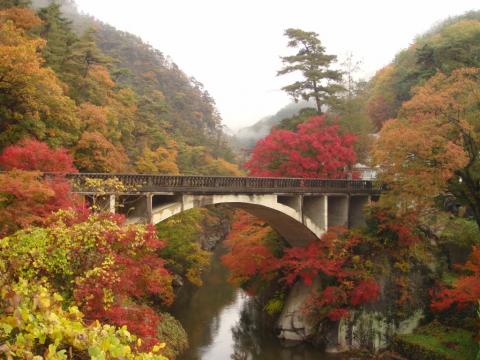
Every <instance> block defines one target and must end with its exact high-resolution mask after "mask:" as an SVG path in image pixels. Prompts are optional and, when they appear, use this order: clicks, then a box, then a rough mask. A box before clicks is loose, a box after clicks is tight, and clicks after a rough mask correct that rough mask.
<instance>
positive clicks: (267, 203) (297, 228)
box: [130, 194, 325, 246]
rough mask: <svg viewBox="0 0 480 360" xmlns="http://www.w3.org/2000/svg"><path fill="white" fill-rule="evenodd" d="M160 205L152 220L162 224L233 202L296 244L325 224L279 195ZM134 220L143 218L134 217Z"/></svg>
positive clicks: (192, 198)
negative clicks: (284, 200) (281, 199)
mask: <svg viewBox="0 0 480 360" xmlns="http://www.w3.org/2000/svg"><path fill="white" fill-rule="evenodd" d="M173 200H174V201H172V202H166V203H163V204H159V205H157V206H152V216H151V222H152V223H153V224H158V223H159V222H162V221H164V220H166V219H168V218H170V217H172V216H174V215H177V214H180V213H182V212H184V211H187V210H190V209H194V208H198V207H206V206H209V205H220V204H225V205H230V206H232V207H234V208H238V209H242V210H245V211H247V212H249V213H250V214H252V215H254V216H256V217H258V218H259V219H262V220H264V221H265V222H267V223H268V224H269V225H270V226H271V227H272V228H273V229H275V230H276V231H277V232H278V233H279V234H280V235H282V236H283V237H284V238H285V240H287V241H288V242H289V243H290V244H291V245H294V246H304V245H306V244H308V243H309V242H310V241H314V240H315V239H317V238H318V237H320V236H321V235H322V234H323V233H324V232H325V228H324V227H321V226H319V225H318V224H316V223H315V222H314V221H313V220H312V219H310V218H309V217H308V216H305V215H304V216H302V214H301V213H300V212H299V211H298V209H295V208H292V207H290V206H288V205H286V204H282V203H280V202H278V198H277V196H276V195H240V194H235V195H232V194H228V195H183V196H181V197H177V198H176V199H173ZM130 221H131V222H133V221H134V222H140V221H141V220H140V219H138V218H136V219H134V218H130Z"/></svg>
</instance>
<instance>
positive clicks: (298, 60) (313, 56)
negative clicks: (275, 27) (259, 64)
mask: <svg viewBox="0 0 480 360" xmlns="http://www.w3.org/2000/svg"><path fill="white" fill-rule="evenodd" d="M285 36H287V37H288V38H289V39H290V40H289V42H288V47H292V48H298V49H299V50H298V52H297V53H296V54H295V55H291V56H283V57H282V61H283V64H284V65H285V66H284V67H283V69H281V70H280V71H278V72H277V75H284V74H289V73H292V72H297V71H300V72H301V73H302V75H303V78H304V80H303V81H296V82H294V83H293V84H290V85H287V86H285V87H283V88H282V90H284V91H286V92H287V93H288V94H289V95H290V96H292V98H293V99H294V100H295V101H296V102H297V101H298V100H300V99H303V100H305V101H308V100H309V99H311V98H313V99H314V100H315V103H316V107H317V112H318V114H321V113H322V106H323V105H327V104H329V103H330V102H331V101H332V100H334V99H335V97H336V94H337V93H338V92H339V91H342V90H343V87H342V86H341V85H340V84H339V82H340V81H341V79H342V73H341V72H340V71H337V70H332V69H330V65H331V64H332V63H333V62H335V61H336V59H337V57H336V56H335V55H328V54H325V48H324V47H323V46H322V43H321V42H320V40H319V39H318V34H317V33H315V32H306V31H303V30H300V29H287V30H286V31H285Z"/></svg>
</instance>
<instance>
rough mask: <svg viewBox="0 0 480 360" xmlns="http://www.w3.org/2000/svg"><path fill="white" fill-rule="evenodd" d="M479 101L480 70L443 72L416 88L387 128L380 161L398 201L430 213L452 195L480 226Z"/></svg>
mask: <svg viewBox="0 0 480 360" xmlns="http://www.w3.org/2000/svg"><path fill="white" fill-rule="evenodd" d="M479 99H480V71H479V69H478V68H465V69H459V70H455V71H453V72H452V74H451V75H450V76H447V75H444V74H441V73H440V74H437V75H435V76H434V77H432V78H431V79H430V80H429V81H427V82H426V83H425V84H424V85H423V86H421V87H418V88H416V89H415V91H414V96H413V98H412V99H411V100H410V101H408V102H406V103H405V104H404V105H403V108H402V111H401V113H400V114H401V118H400V119H397V120H392V121H390V122H388V123H387V124H385V126H384V129H383V130H382V131H381V133H380V139H379V141H378V143H377V145H376V150H375V154H374V158H375V159H376V162H377V164H379V165H380V166H381V168H382V173H381V179H382V180H383V181H385V182H386V183H388V184H389V188H390V189H391V191H390V192H389V193H387V195H388V194H389V195H391V196H392V197H391V200H392V201H393V202H394V203H396V202H398V201H400V203H403V204H404V209H406V208H408V207H411V206H412V205H415V206H417V207H423V208H427V209H428V207H429V206H430V207H431V205H433V201H434V200H435V198H436V197H438V196H439V195H442V194H445V193H446V192H447V191H449V192H451V193H453V194H454V195H455V196H456V198H457V200H458V201H460V202H461V203H463V204H465V205H467V206H468V207H470V208H471V210H472V212H473V214H474V217H475V219H476V221H477V223H478V224H479V225H480V188H479V185H478V184H479V179H480V173H479V171H478V167H479V165H480V163H479V146H480V143H479V140H478V124H479V123H478V119H479V106H480V102H479ZM399 139H402V140H401V141H399ZM384 198H385V199H389V196H386V197H384ZM400 199H402V200H400Z"/></svg>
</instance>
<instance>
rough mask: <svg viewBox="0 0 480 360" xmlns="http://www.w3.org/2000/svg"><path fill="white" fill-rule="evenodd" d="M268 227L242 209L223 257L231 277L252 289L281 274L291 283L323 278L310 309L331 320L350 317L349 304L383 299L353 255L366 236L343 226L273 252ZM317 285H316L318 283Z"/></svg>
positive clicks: (308, 305) (309, 281)
mask: <svg viewBox="0 0 480 360" xmlns="http://www.w3.org/2000/svg"><path fill="white" fill-rule="evenodd" d="M268 231H269V230H268V227H265V225H264V224H263V223H262V222H259V221H258V220H257V221H255V220H254V218H253V217H252V216H250V215H247V214H246V213H240V214H239V216H237V218H236V221H235V222H234V224H233V226H232V231H231V233H230V234H229V238H228V239H227V245H228V246H229V247H230V252H229V253H228V254H227V255H225V256H224V257H223V258H222V260H223V262H224V264H225V265H226V266H227V267H228V268H229V270H230V272H231V274H232V275H231V278H232V279H233V280H234V281H235V282H237V283H240V284H242V285H247V286H248V289H249V290H250V291H252V289H253V290H255V286H257V285H258V284H261V283H262V281H265V282H266V281H272V280H273V279H275V278H279V279H280V281H282V282H283V283H284V284H286V285H289V286H291V285H292V284H293V283H295V282H296V281H298V280H302V281H303V282H304V283H306V284H307V285H311V284H313V280H314V279H318V280H319V282H320V283H317V281H316V285H319V286H320V287H323V289H322V290H321V291H320V292H319V293H318V292H317V293H314V294H313V297H312V298H311V299H310V301H309V302H308V304H306V310H307V311H308V312H317V313H321V316H326V317H328V318H329V319H331V320H338V319H340V318H341V317H345V316H348V314H349V308H350V307H351V306H357V305H360V304H363V303H368V302H372V301H375V300H376V299H378V297H379V295H380V288H379V286H378V284H377V283H376V282H375V281H374V279H373V278H372V277H371V276H370V275H369V272H368V269H366V268H365V267H363V265H362V261H361V258H360V257H359V256H354V251H355V247H356V246H357V245H358V244H360V243H361V242H362V241H363V239H362V238H360V237H359V236H357V235H355V234H350V233H347V232H346V231H345V230H344V229H340V228H337V229H335V228H334V229H331V230H330V231H329V232H327V233H326V234H325V235H324V236H323V237H322V238H321V239H319V240H318V241H316V242H312V243H310V244H309V245H308V246H306V247H294V248H285V249H283V254H277V256H275V255H274V253H273V252H272V251H271V250H270V248H269V247H268V246H267V244H265V241H264V239H265V234H266V232H268ZM315 287H316V286H315Z"/></svg>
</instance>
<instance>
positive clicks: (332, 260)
mask: <svg viewBox="0 0 480 360" xmlns="http://www.w3.org/2000/svg"><path fill="white" fill-rule="evenodd" d="M343 235H345V231H344V230H343V229H341V228H337V229H335V228H333V229H330V231H328V232H327V233H326V234H325V235H323V236H322V238H321V239H320V240H319V241H317V242H312V243H310V244H309V245H308V246H306V247H294V248H291V249H286V250H285V255H284V256H283V257H282V259H281V260H280V266H281V267H282V268H283V269H284V272H285V274H286V275H285V277H284V280H285V281H286V282H287V284H293V283H294V282H295V281H296V280H297V279H298V278H301V279H302V280H303V281H304V282H305V283H306V284H307V285H308V284H311V283H312V280H313V278H315V277H316V276H317V275H318V274H324V275H326V276H334V277H336V278H338V279H343V278H345V277H347V276H349V272H348V270H347V269H346V268H344V265H345V263H346V262H347V261H348V260H349V256H350V254H351V249H352V248H353V247H354V246H355V245H356V244H357V242H358V239H357V238H356V237H355V236H351V237H348V238H347V239H346V240H344V239H342V236H343Z"/></svg>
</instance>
